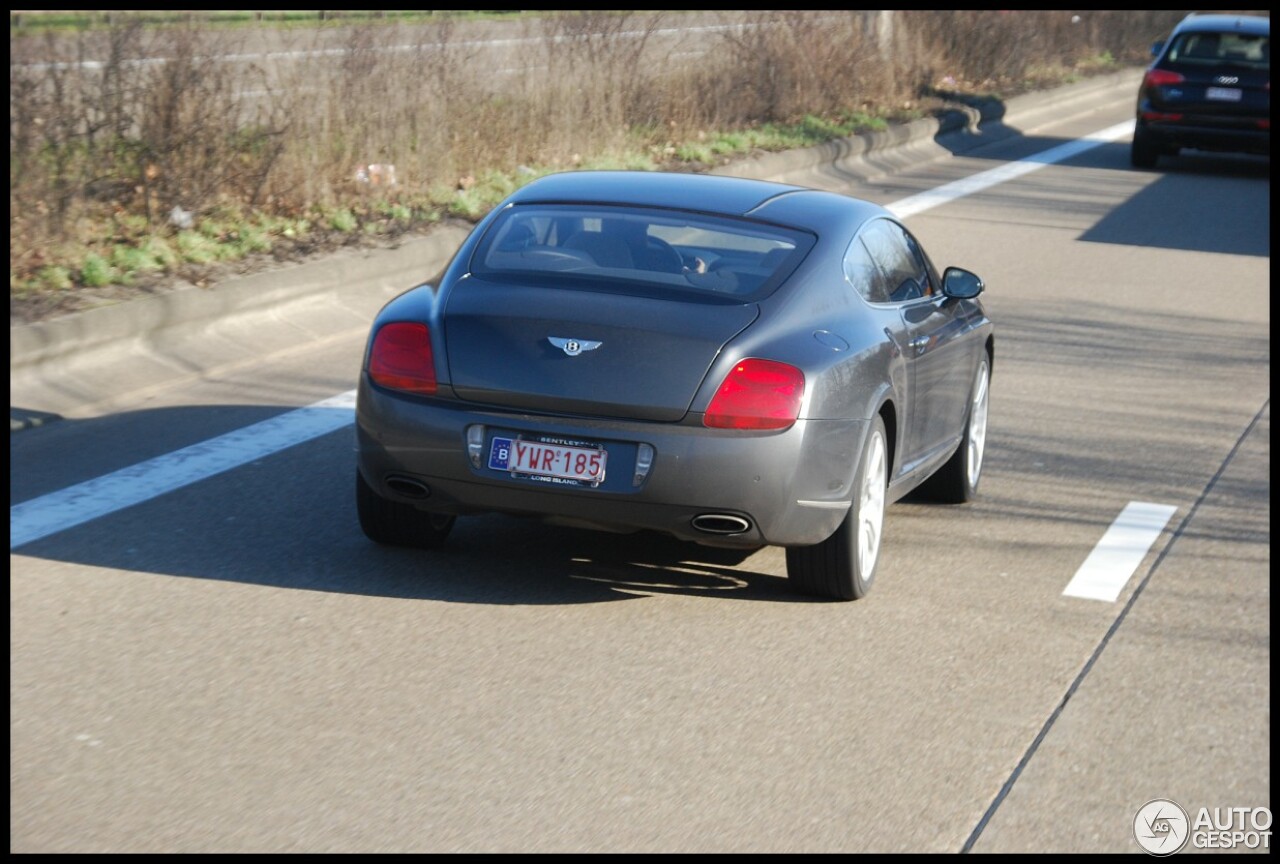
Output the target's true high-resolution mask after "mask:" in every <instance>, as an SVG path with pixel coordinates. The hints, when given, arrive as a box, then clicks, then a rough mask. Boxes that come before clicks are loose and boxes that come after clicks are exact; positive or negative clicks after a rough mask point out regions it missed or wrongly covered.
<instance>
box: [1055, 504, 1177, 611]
mask: <svg viewBox="0 0 1280 864" xmlns="http://www.w3.org/2000/svg"><path fill="white" fill-rule="evenodd" d="M1177 509H1178V508H1177V507H1171V506H1169V505H1168V504H1148V503H1144V502H1141V501H1130V502H1129V504H1128V506H1126V507H1125V508H1124V510H1122V511H1120V515H1119V516H1117V517H1116V521H1114V522H1112V523H1111V527H1110V528H1108V529H1107V533H1106V534H1103V535H1102V539H1101V540H1099V541H1098V545H1097V546H1095V547H1093V551H1092V552H1091V553H1089V557H1088V558H1086V559H1085V560H1084V563H1083V564H1081V565H1080V569H1079V570H1077V571H1076V575H1075V576H1072V577H1071V581H1070V582H1068V583H1067V587H1066V589H1065V590H1063V592H1062V593H1063V595H1064V596H1067V597H1081V598H1083V599H1085V600H1104V601H1106V602H1107V603H1114V602H1115V601H1116V598H1118V597H1119V596H1120V592H1121V591H1123V590H1124V586H1125V585H1127V584H1129V577H1131V576H1133V573H1134V571H1135V570H1137V569H1138V565H1139V564H1141V563H1142V559H1143V558H1145V557H1146V555H1147V551H1148V550H1149V549H1150V548H1151V544H1153V543H1155V542H1156V538H1157V537H1159V536H1160V533H1161V532H1162V531H1164V526H1165V525H1166V524H1168V522H1169V520H1170V519H1171V518H1173V514H1174V513H1175V512H1176V511H1177Z"/></svg>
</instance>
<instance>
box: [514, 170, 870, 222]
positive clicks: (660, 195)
mask: <svg viewBox="0 0 1280 864" xmlns="http://www.w3.org/2000/svg"><path fill="white" fill-rule="evenodd" d="M507 203H509V204H535V203H536V204H605V205H608V204H612V205H630V206H635V207H657V208H665V209H672V210H687V211H693V212H698V213H707V214H712V215H717V216H754V217H757V218H763V219H772V220H777V221H779V222H781V223H783V224H790V225H793V226H795V227H799V228H810V229H811V230H814V229H817V228H818V227H819V225H820V224H821V223H820V220H818V219H816V218H814V217H816V216H818V214H819V213H821V212H825V213H827V214H828V216H830V215H834V213H833V212H832V211H833V208H834V209H835V210H838V211H843V212H842V214H841V215H842V216H843V217H845V218H849V217H852V218H853V219H854V220H855V221H861V220H865V219H867V218H870V217H871V216H874V215H880V214H883V213H884V211H883V210H882V208H880V207H879V206H878V205H876V204H873V203H871V202H869V201H862V200H860V199H857V198H851V197H849V196H846V195H838V194H836V193H832V192H822V191H819V190H816V189H810V188H807V187H804V186H792V185H788V184H785V183H774V182H771V181H768V180H752V179H747V178H745V177H728V176H724V175H718V174H683V173H676V172H664V171H568V172H564V173H560V174H550V175H548V176H546V177H540V178H538V179H537V180H534V181H533V182H531V183H528V184H527V185H525V186H523V187H522V188H520V189H519V190H517V191H516V192H515V193H513V194H512V195H511V196H510V197H509V198H508V199H507ZM810 223H813V224H810Z"/></svg>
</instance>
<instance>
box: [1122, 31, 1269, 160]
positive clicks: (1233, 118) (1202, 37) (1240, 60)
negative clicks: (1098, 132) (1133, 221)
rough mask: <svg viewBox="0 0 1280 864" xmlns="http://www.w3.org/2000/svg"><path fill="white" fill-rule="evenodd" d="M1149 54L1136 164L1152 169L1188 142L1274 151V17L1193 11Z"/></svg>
mask: <svg viewBox="0 0 1280 864" xmlns="http://www.w3.org/2000/svg"><path fill="white" fill-rule="evenodd" d="M1151 53H1152V55H1154V56H1155V58H1156V59H1155V60H1154V61H1153V62H1152V63H1151V65H1150V66H1148V67H1147V72H1146V74H1145V75H1144V76H1143V78H1142V86H1141V88H1140V89H1139V91H1138V111H1137V125H1136V126H1135V127H1134V131H1133V148H1132V150H1131V151H1130V161H1131V162H1132V163H1133V165H1134V166H1135V167H1137V168H1154V167H1155V164H1156V160H1157V159H1158V158H1159V157H1160V156H1162V155H1166V156H1174V155H1177V153H1178V151H1179V150H1180V149H1182V148H1183V147H1189V148H1194V149H1197V150H1217V151H1224V152H1232V153H1256V154H1261V155H1265V156H1270V153H1271V19H1270V18H1263V17H1260V16H1253V15H1188V16H1187V17H1186V18H1184V19H1183V20H1182V22H1181V23H1179V24H1178V26H1177V27H1175V28H1173V33H1171V34H1170V35H1169V39H1168V40H1167V41H1165V42H1157V43H1156V44H1155V45H1153V46H1152V47H1151Z"/></svg>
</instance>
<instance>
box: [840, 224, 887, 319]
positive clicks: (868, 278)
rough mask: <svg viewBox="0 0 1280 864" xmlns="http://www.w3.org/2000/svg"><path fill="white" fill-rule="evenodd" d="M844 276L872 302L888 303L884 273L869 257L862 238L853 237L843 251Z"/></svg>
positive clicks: (869, 254)
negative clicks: (846, 248)
mask: <svg viewBox="0 0 1280 864" xmlns="http://www.w3.org/2000/svg"><path fill="white" fill-rule="evenodd" d="M844 278H846V279H848V280H849V284H850V285H852V286H853V287H854V288H856V289H857V290H858V293H859V294H861V295H862V296H863V297H865V298H866V299H867V300H868V301H870V302H872V303H888V302H889V289H888V285H887V283H886V282H885V279H884V274H883V273H881V272H880V268H879V267H878V266H876V262H875V261H873V260H872V259H871V253H869V252H868V251H867V247H866V246H865V245H863V243H862V238H860V237H855V238H854V240H853V242H852V243H850V244H849V248H848V250H847V251H846V252H845V253H844Z"/></svg>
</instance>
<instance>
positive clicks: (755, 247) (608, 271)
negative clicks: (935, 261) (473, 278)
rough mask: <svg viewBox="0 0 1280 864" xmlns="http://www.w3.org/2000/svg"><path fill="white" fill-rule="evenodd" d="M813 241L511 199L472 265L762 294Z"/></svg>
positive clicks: (623, 285) (735, 296)
mask: <svg viewBox="0 0 1280 864" xmlns="http://www.w3.org/2000/svg"><path fill="white" fill-rule="evenodd" d="M814 242H815V238H814V237H813V235H811V234H808V233H806V232H804V231H798V230H794V229H790V228H783V227H779V226H776V225H771V224H765V223H760V222H754V221H750V220H745V219H729V218H722V217H715V216H707V215H703V214H696V213H688V212H685V211H676V210H646V209H635V208H623V207H615V206H599V205H551V204H519V205H513V206H511V207H508V208H507V209H506V210H505V211H504V212H503V213H502V214H500V215H499V216H498V217H497V218H496V219H495V221H494V222H493V224H492V225H490V226H489V228H488V230H487V231H486V232H485V236H484V238H483V239H482V240H481V242H480V245H479V246H478V247H477V249H476V253H475V256H474V257H473V258H472V261H471V271H472V272H473V273H475V274H476V275H478V276H484V277H486V278H490V279H493V278H498V279H510V280H522V279H523V280H531V281H534V282H537V283H538V284H545V283H546V281H547V278H548V276H554V278H556V280H557V282H558V284H563V285H567V286H573V285H582V286H584V287H591V288H605V289H606V290H616V291H625V292H629V293H643V294H648V295H656V296H668V297H669V296H684V297H689V298H708V299H711V298H720V299H726V300H733V301H735V302H746V301H751V300H756V299H759V298H761V297H764V296H766V295H767V294H769V293H771V292H772V291H773V290H774V289H776V288H777V287H778V286H779V285H781V284H782V282H783V281H784V280H785V279H786V278H787V276H789V275H790V274H791V272H792V271H793V270H794V269H795V268H796V266H797V265H798V264H799V263H800V261H801V260H802V259H803V258H804V256H805V254H806V253H807V252H808V251H809V249H810V248H812V246H813V244H814Z"/></svg>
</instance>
